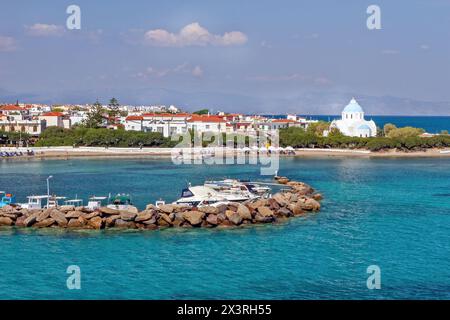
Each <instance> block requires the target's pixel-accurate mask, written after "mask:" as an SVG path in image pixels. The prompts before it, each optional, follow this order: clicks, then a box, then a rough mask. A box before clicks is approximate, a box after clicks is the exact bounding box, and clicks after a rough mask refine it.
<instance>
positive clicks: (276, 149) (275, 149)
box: [269, 146, 278, 152]
mask: <svg viewBox="0 0 450 320" xmlns="http://www.w3.org/2000/svg"><path fill="white" fill-rule="evenodd" d="M269 151H271V152H276V151H278V148H276V147H274V146H270V147H269Z"/></svg>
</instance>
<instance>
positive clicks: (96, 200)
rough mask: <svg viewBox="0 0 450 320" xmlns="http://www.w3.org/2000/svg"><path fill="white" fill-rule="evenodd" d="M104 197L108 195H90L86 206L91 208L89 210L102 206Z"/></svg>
mask: <svg viewBox="0 0 450 320" xmlns="http://www.w3.org/2000/svg"><path fill="white" fill-rule="evenodd" d="M106 199H108V197H97V196H92V197H90V198H89V201H88V204H87V206H86V207H87V208H88V209H91V210H96V209H98V208H100V207H103V205H104V202H105V201H106Z"/></svg>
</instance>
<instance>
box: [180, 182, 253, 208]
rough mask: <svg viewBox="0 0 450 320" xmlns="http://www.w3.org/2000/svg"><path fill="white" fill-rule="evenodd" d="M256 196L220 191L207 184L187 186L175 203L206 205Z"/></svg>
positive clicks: (244, 199)
mask: <svg viewBox="0 0 450 320" xmlns="http://www.w3.org/2000/svg"><path fill="white" fill-rule="evenodd" d="M257 197H258V196H256V195H250V194H249V193H248V192H247V193H234V192H220V191H217V190H214V189H213V188H210V187H207V186H193V187H192V186H189V187H188V188H186V189H183V191H182V192H181V198H180V199H178V200H177V201H175V202H174V203H175V204H188V205H190V206H194V207H199V206H208V205H214V204H216V205H217V204H218V203H227V202H244V201H247V200H250V199H255V198H257Z"/></svg>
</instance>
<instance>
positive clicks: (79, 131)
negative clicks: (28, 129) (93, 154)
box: [35, 126, 175, 147]
mask: <svg viewBox="0 0 450 320" xmlns="http://www.w3.org/2000/svg"><path fill="white" fill-rule="evenodd" d="M174 144H175V142H173V141H170V139H167V138H164V137H163V135H162V134H161V133H158V132H138V131H125V130H123V129H119V130H110V129H104V128H86V127H83V126H79V127H74V128H72V129H62V128H58V127H48V128H47V129H46V130H45V131H44V132H43V133H42V134H41V136H40V138H39V140H38V141H37V142H36V144H35V146H36V147H46V146H89V147H98V146H102V147H171V146H173V145H174Z"/></svg>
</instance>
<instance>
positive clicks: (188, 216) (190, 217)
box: [183, 211, 205, 226]
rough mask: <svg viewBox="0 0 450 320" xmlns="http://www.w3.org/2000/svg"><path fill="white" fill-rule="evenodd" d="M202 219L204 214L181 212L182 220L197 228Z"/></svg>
mask: <svg viewBox="0 0 450 320" xmlns="http://www.w3.org/2000/svg"><path fill="white" fill-rule="evenodd" d="M204 217H205V214H204V213H203V212H200V211H187V212H183V218H184V219H185V220H187V221H188V222H189V223H190V224H191V225H192V226H199V225H200V224H201V223H202V221H203V218H204Z"/></svg>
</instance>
